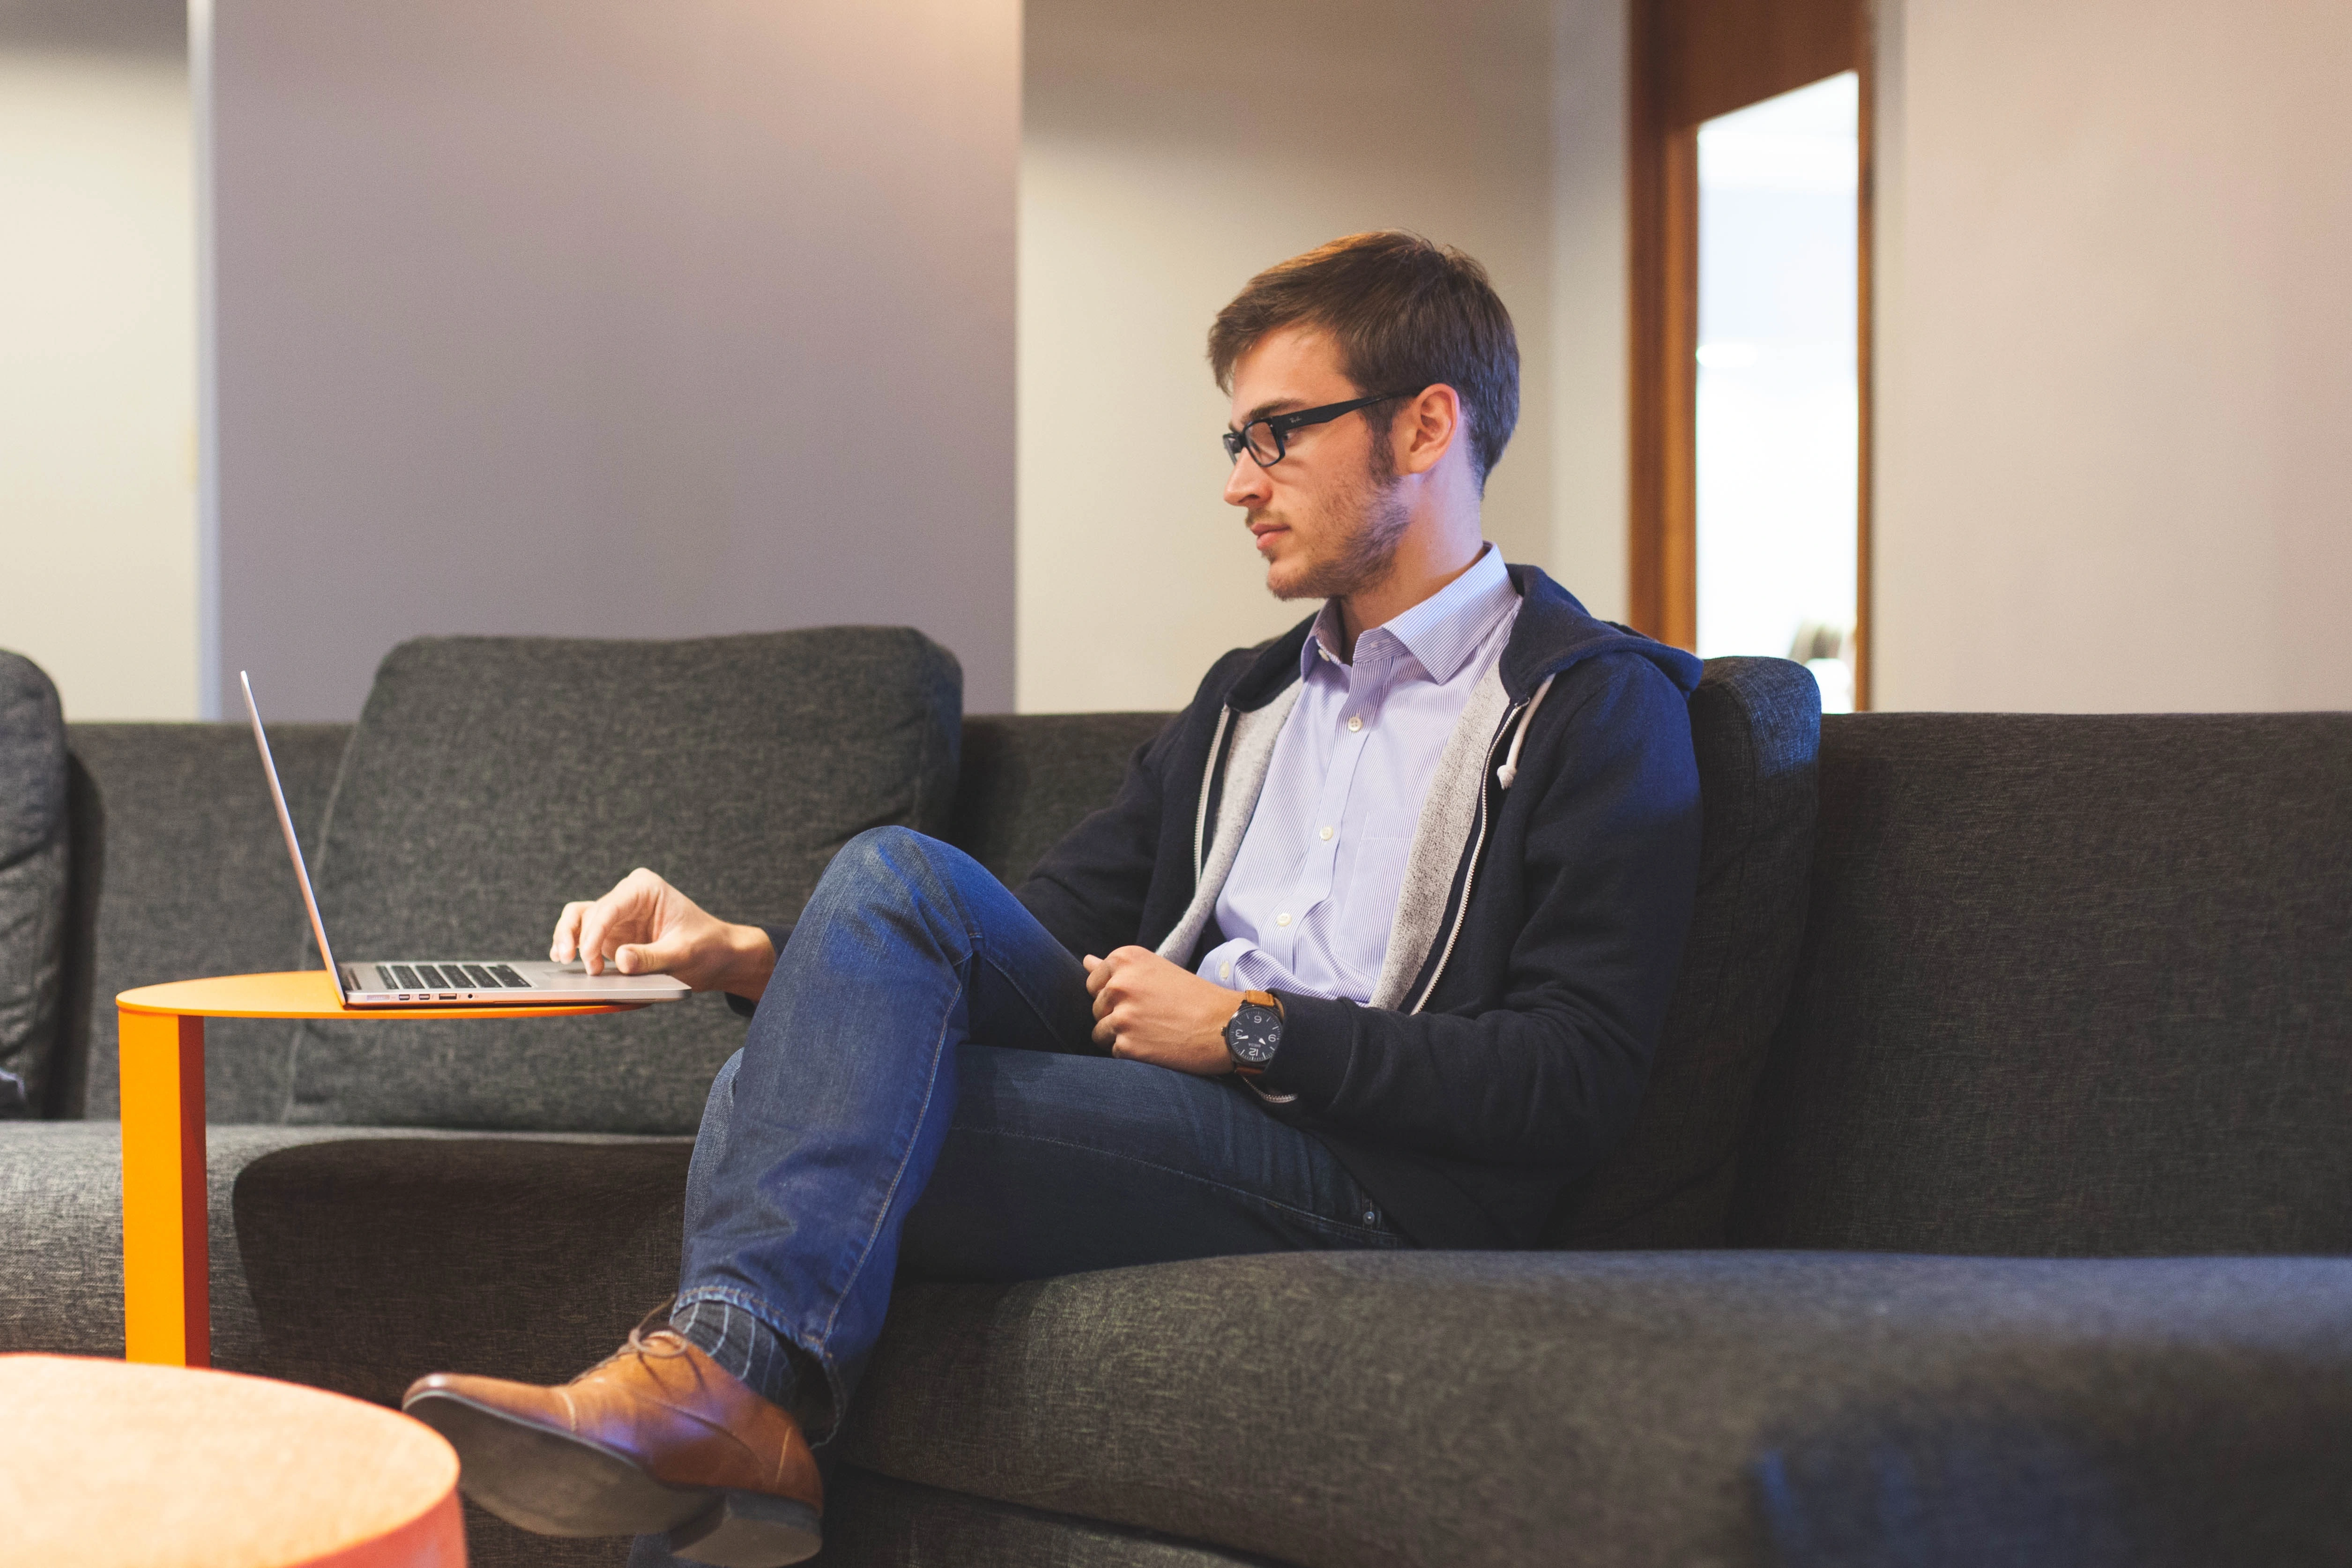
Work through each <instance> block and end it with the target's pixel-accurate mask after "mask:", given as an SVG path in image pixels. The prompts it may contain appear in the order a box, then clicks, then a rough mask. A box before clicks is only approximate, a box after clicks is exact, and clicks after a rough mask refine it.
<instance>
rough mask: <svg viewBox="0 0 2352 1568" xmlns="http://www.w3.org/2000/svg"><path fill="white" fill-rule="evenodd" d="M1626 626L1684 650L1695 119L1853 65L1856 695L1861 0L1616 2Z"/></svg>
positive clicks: (1858, 674)
mask: <svg viewBox="0 0 2352 1568" xmlns="http://www.w3.org/2000/svg"><path fill="white" fill-rule="evenodd" d="M1626 32H1627V42H1628V46H1629V47H1628V51H1627V52H1628V60H1627V68H1626V94H1625V99H1626V171H1625V172H1626V192H1625V195H1626V231H1627V242H1628V243H1627V258H1626V260H1627V267H1628V328H1629V330H1628V332H1627V339H1628V349H1629V355H1628V364H1627V374H1626V396H1627V402H1628V414H1629V419H1628V431H1627V434H1628V437H1629V439H1628V442H1627V461H1628V464H1629V467H1628V472H1627V476H1626V499H1627V503H1628V512H1629V518H1628V521H1629V533H1628V537H1627V549H1626V568H1627V570H1626V588H1627V595H1626V597H1627V601H1628V612H1627V619H1628V620H1629V621H1631V622H1632V623H1633V625H1634V626H1635V627H1637V628H1638V629H1640V630H1641V631H1643V632H1648V633H1649V634H1650V635H1651V636H1653V637H1655V638H1657V639H1659V640H1660V641H1661V642H1665V643H1674V644H1675V646H1677V647H1683V648H1696V646H1697V643H1698V493H1697V479H1698V470H1697V455H1698V450H1697V440H1696V436H1697V414H1698V402H1697V394H1698V371H1697V361H1696V353H1697V349H1698V128H1699V126H1700V125H1701V124H1702V123H1703V122H1705V121H1706V120H1711V119H1713V118H1714V117H1715V116H1717V115H1718V114H1727V113H1728V112H1730V111H1731V110H1735V109H1740V108H1744V107H1746V106H1747V105H1748V104H1750V103H1756V102H1760V101H1762V100H1763V99H1767V98H1770V97H1773V96H1776V95H1777V94H1779V93H1782V92H1786V91H1788V90H1790V89H1792V88H1797V87H1801V86H1803V85H1805V84H1806V83H1807V82H1811V81H1818V80H1820V79H1822V78H1823V77H1828V76H1834V75H1836V74H1837V73H1838V72H1840V71H1843V70H1853V71H1854V72H1856V73H1857V74H1858V76H1859V77H1860V78H1861V112H1860V125H1859V130H1860V135H1861V149H1860V151H1861V169H1860V176H1861V184H1860V188H1859V193H1858V196H1859V200H1858V204H1857V208H1858V210H1857V213H1856V218H1857V221H1858V223H1859V225H1860V230H1859V233H1858V234H1857V235H1856V238H1857V241H1858V245H1857V256H1858V260H1859V265H1860V277H1859V279H1858V280H1857V281H1858V290H1857V301H1858V306H1859V319H1858V320H1857V321H1856V323H1855V329H1856V337H1855V365H1854V370H1855V375H1856V382H1857V391H1858V392H1859V393H1860V410H1859V428H1858V429H1857V431H1856V433H1855V434H1856V436H1857V438H1858V441H1859V446H1860V449H1859V454H1858V457H1859V462H1858V472H1857V473H1856V476H1855V482H1856V486H1857V488H1856V492H1855V500H1856V517H1855V521H1856V525H1857V528H1858V530H1859V531H1858V534H1857V536H1856V538H1855V541H1854V543H1855V556H1854V559H1855V575H1856V581H1855V585H1854V589H1855V591H1854V628H1853V664H1854V706H1855V707H1856V708H1864V707H1867V706H1869V703H1870V671H1871V658H1870V643H1871V638H1870V630H1871V474H1872V455H1871V436H1872V419H1871V403H1872V380H1871V308H1872V298H1871V296H1872V288H1871V249H1872V246H1871V230H1872V225H1873V216H1874V204H1873V200H1872V185H1873V172H1874V141H1875V140H1876V138H1875V134H1874V131H1875V124H1874V122H1875V119H1876V116H1875V114H1874V99H1875V86H1876V79H1875V78H1876V76H1877V72H1876V70H1875V69H1874V64H1873V55H1874V48H1873V44H1872V40H1873V37H1874V29H1873V26H1872V16H1871V0H1628V7H1627V28H1626Z"/></svg>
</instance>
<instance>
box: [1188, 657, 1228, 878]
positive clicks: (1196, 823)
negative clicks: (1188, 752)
mask: <svg viewBox="0 0 2352 1568" xmlns="http://www.w3.org/2000/svg"><path fill="white" fill-rule="evenodd" d="M1233 716H1234V709H1233V705H1232V704H1230V703H1228V704H1226V705H1225V706H1223V707H1220V708H1219V709H1217V730H1216V733H1215V734H1214V735H1212V736H1211V737H1209V766H1208V767H1207V768H1204V769H1202V773H1201V800H1200V804H1198V805H1197V806H1195V807H1193V808H1192V886H1193V887H1194V888H1195V889H1196V890H1197V889H1198V888H1199V887H1200V885H1201V870H1202V854H1203V852H1204V851H1205V850H1206V848H1207V842H1208V832H1209V790H1210V789H1211V788H1212V787H1213V785H1214V784H1215V783H1216V781H1217V753H1218V752H1219V751H1222V750H1223V749H1224V745H1225V725H1226V724H1227V722H1228V721H1230V720H1231V719H1232V718H1233Z"/></svg>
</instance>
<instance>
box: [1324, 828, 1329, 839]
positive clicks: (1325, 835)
mask: <svg viewBox="0 0 2352 1568" xmlns="http://www.w3.org/2000/svg"><path fill="white" fill-rule="evenodd" d="M1323 837H1324V838H1325V839H1326V840H1327V841H1328V839H1329V838H1330V837H1331V830H1330V829H1328V828H1326V829H1324V830H1323Z"/></svg>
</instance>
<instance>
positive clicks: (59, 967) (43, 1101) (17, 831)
mask: <svg viewBox="0 0 2352 1568" xmlns="http://www.w3.org/2000/svg"><path fill="white" fill-rule="evenodd" d="M67 859H68V822H67V816H66V727H65V719H64V717H63V716H61V715H60V714H59V713H58V689H57V687H56V686H54V685H50V684H49V677H48V676H47V674H44V673H42V670H41V667H40V666H39V665H38V664H34V663H33V661H32V660H30V659H27V658H26V657H25V656H24V655H23V654H21V653H0V1118H12V1117H32V1116H38V1115H40V1114H42V1113H43V1112H44V1111H46V1110H47V1107H48V1102H49V1099H50V1093H49V1091H50V1078H51V1076H52V1074H53V1072H54V1071H56V1061H57V1055H58V1038H59V1035H60V1033H61V1032H62V1024H63V1018H64V1014H65V1010H66V1009H65V993H66V983H65V956H66V924H67V921H66V898H67V894H66V866H67Z"/></svg>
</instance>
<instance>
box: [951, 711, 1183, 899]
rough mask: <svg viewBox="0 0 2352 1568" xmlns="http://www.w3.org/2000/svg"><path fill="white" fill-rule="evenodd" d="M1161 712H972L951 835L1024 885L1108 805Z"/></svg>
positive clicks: (1006, 879) (1002, 878)
mask: <svg viewBox="0 0 2352 1568" xmlns="http://www.w3.org/2000/svg"><path fill="white" fill-rule="evenodd" d="M1170 717H1171V716H1170V715H1168V714H1164V713H1041V714H1021V715H1012V714H993V715H989V716H967V717H966V718H965V719H964V721H963V760H962V765H961V770H960V771H959V773H958V774H957V777H956V802H955V818H954V821H953V824H952V826H950V829H949V831H948V841H949V842H950V843H952V844H954V845H955V846H956V847H957V848H958V849H961V850H962V851H963V852H965V853H966V854H968V855H970V856H971V858H972V859H974V860H976V861H978V862H980V863H981V864H982V865H984V866H986V867H987V868H988V869H989V870H990V871H992V872H994V873H996V878H997V880H998V881H999V882H1002V883H1004V884H1005V885H1006V886H1008V887H1018V886H1019V885H1020V884H1021V883H1023V882H1024V881H1026V880H1027V879H1028V875H1029V873H1030V870H1031V868H1033V867H1034V866H1035V865H1036V863H1037V862H1039V861H1040V860H1043V859H1044V858H1045V852H1046V851H1047V850H1049V849H1052V848H1053V847H1054V845H1055V842H1057V841H1059V840H1060V839H1061V837H1062V835H1063V834H1064V833H1066V832H1068V831H1070V830H1071V829H1072V828H1075V827H1076V826H1077V825H1078V823H1079V822H1080V821H1083V820H1084V819H1085V817H1086V816H1087V813H1088V812H1090V811H1094V810H1099V809H1100V808H1102V807H1104V806H1108V805H1109V804H1110V802H1111V800H1112V798H1113V797H1114V796H1116V795H1117V794H1118V784H1119V780H1120V779H1123V778H1125V777H1126V776H1127V766H1128V759H1129V758H1130V757H1131V756H1132V755H1133V754H1134V752H1135V750H1136V748H1137V747H1140V746H1142V745H1144V744H1145V743H1146V742H1148V741H1150V738H1151V737H1153V736H1155V735H1158V734H1159V733H1160V730H1161V729H1162V728H1164V727H1166V726H1167V723H1168V720H1169V718H1170Z"/></svg>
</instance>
